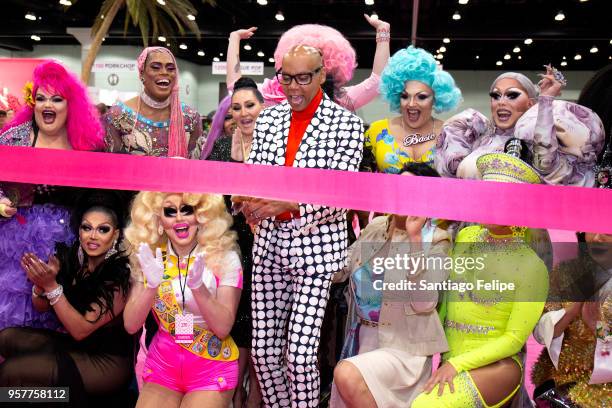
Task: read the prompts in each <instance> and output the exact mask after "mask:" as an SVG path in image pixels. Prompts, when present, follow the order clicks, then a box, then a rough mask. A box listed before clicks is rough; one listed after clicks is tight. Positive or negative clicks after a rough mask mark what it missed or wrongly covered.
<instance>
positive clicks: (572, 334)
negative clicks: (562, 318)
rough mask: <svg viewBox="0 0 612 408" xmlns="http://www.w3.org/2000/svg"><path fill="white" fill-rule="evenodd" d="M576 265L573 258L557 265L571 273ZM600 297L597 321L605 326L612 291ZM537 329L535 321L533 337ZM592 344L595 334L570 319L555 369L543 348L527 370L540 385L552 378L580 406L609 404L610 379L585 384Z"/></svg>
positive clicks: (549, 307) (551, 307)
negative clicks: (602, 322) (601, 301)
mask: <svg viewBox="0 0 612 408" xmlns="http://www.w3.org/2000/svg"><path fill="white" fill-rule="evenodd" d="M577 265H578V261H577V260H573V261H569V262H566V263H563V264H561V265H560V266H559V268H565V269H566V270H567V271H569V272H571V271H572V270H575V269H576V267H577ZM600 298H602V299H603V303H602V305H601V307H600V313H601V315H600V320H601V321H604V322H606V323H607V325H608V327H612V293H606V294H604V295H603V296H601V297H600ZM568 305H569V303H567V302H555V303H547V304H546V307H545V312H547V313H550V312H553V311H558V310H561V309H563V308H565V307H566V306H568ZM541 322H542V320H541ZM553 326H554V325H553ZM538 329H543V327H541V325H540V324H538V328H537V329H536V333H535V335H536V339H538V335H539V334H540V330H538ZM542 331H543V330H542ZM595 344H596V338H595V334H594V333H593V332H592V331H591V329H590V328H588V327H587V326H586V325H585V323H584V321H583V320H582V319H581V318H580V317H578V318H576V319H574V320H573V321H572V322H571V323H570V324H569V326H568V327H567V328H566V329H565V332H564V333H563V339H562V343H561V347H560V351H557V353H558V354H557V355H558V359H557V360H558V361H557V368H556V369H555V366H554V365H553V361H552V359H551V357H550V354H549V351H548V350H547V349H546V348H545V349H543V350H542V353H541V354H540V356H539V358H538V361H537V362H536V364H535V365H534V368H533V371H532V373H531V379H532V381H533V383H534V384H535V385H536V386H540V385H542V384H544V383H545V382H546V381H548V380H553V381H554V383H555V387H556V388H557V389H559V390H560V391H561V392H562V393H564V394H567V396H568V397H569V398H570V399H571V400H572V401H573V402H575V403H576V404H578V405H579V406H580V407H584V408H601V407H605V408H610V407H612V381H611V382H607V383H603V384H589V381H590V378H591V375H592V372H593V366H594V355H595V352H596V350H595ZM553 348H554V347H553ZM553 354H556V353H553Z"/></svg>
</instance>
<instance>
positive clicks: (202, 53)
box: [198, 50, 206, 57]
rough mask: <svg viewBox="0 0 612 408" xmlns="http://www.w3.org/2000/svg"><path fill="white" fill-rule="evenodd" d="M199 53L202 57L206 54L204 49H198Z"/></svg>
mask: <svg viewBox="0 0 612 408" xmlns="http://www.w3.org/2000/svg"><path fill="white" fill-rule="evenodd" d="M198 55H199V56H200V57H203V56H204V55H206V54H204V51H202V50H200V51H198Z"/></svg>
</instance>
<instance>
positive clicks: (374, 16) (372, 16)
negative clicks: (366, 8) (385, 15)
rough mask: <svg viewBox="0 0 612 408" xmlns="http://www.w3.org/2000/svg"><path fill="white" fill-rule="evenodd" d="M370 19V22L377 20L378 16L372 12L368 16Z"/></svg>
mask: <svg viewBox="0 0 612 408" xmlns="http://www.w3.org/2000/svg"><path fill="white" fill-rule="evenodd" d="M370 18H371V19H372V20H378V14H376V12H375V11H373V12H372V15H370Z"/></svg>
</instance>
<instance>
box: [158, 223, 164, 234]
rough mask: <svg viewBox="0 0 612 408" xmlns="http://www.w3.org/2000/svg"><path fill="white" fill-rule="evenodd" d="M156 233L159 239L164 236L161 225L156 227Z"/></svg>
mask: <svg viewBox="0 0 612 408" xmlns="http://www.w3.org/2000/svg"><path fill="white" fill-rule="evenodd" d="M157 233H158V234H159V236H160V237H161V236H162V235H164V227H162V226H161V225H159V226H158V227H157Z"/></svg>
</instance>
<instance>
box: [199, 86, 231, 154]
mask: <svg viewBox="0 0 612 408" xmlns="http://www.w3.org/2000/svg"><path fill="white" fill-rule="evenodd" d="M231 103H232V95H227V96H226V97H225V98H223V99H221V102H219V106H218V107H217V111H216V112H215V115H214V116H213V120H212V123H211V124H210V131H209V132H208V137H207V138H206V144H205V145H204V148H203V149H202V155H201V156H200V159H202V160H205V159H206V158H207V157H208V155H209V154H210V152H212V149H213V148H214V146H215V142H216V141H217V139H219V138H220V137H222V136H223V131H224V129H223V126H224V125H225V115H227V111H228V110H229V107H230V104H231ZM226 136H231V135H226Z"/></svg>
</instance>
